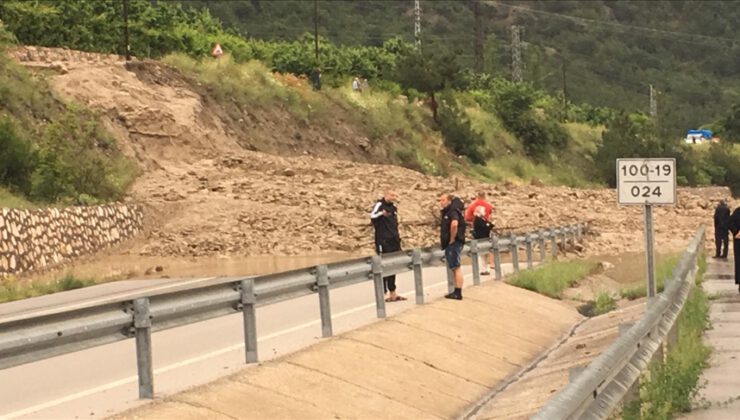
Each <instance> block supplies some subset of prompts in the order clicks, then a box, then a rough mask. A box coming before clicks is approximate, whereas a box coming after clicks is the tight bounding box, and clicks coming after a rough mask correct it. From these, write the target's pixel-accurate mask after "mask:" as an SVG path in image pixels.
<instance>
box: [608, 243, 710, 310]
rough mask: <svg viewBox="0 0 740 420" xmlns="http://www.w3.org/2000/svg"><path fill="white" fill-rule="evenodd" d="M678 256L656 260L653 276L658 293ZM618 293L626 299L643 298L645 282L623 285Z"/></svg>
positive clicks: (676, 262) (644, 295) (645, 292)
mask: <svg viewBox="0 0 740 420" xmlns="http://www.w3.org/2000/svg"><path fill="white" fill-rule="evenodd" d="M680 258H681V255H679V254H676V255H671V256H668V257H666V258H665V259H664V260H662V261H659V262H658V265H657V267H656V268H655V277H656V281H657V283H658V284H657V289H658V293H661V292H662V291H663V288H664V287H665V282H666V281H667V280H669V279H670V278H671V276H672V275H673V269H674V268H676V265H677V264H678V260H679V259H680ZM705 264H706V262H705ZM705 269H706V268H705ZM619 295H620V296H622V298H624V299H627V300H635V299H640V298H644V297H646V296H647V286H646V282H645V281H642V282H639V283H635V284H634V285H631V286H628V287H625V288H623V289H621V290H620V291H619Z"/></svg>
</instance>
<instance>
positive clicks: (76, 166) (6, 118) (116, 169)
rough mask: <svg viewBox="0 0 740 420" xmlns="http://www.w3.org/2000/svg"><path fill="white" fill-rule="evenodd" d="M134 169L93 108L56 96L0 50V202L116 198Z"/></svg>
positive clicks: (24, 204)
mask: <svg viewBox="0 0 740 420" xmlns="http://www.w3.org/2000/svg"><path fill="white" fill-rule="evenodd" d="M0 34H4V35H0V39H6V40H9V39H10V38H11V37H10V36H9V35H7V32H4V30H3V28H2V26H0ZM2 48H3V47H2V45H0V49H2ZM135 173H136V171H135V168H134V166H133V164H131V163H129V162H128V161H126V160H125V159H124V158H123V157H122V156H121V154H120V152H119V151H118V149H117V147H116V144H115V142H114V141H113V140H112V139H111V138H110V137H109V136H108V134H107V133H106V132H105V130H104V129H103V128H102V126H101V125H100V124H99V123H98V118H97V116H96V115H95V114H94V113H93V112H91V111H89V110H86V109H84V108H82V107H79V106H75V105H66V104H64V103H62V102H61V101H59V100H57V99H56V97H55V96H54V94H53V93H52V91H51V89H50V87H49V86H48V84H47V83H46V81H45V80H44V78H43V76H42V75H32V74H30V73H29V72H27V71H26V70H25V69H23V68H22V67H20V66H19V65H17V64H15V63H13V62H11V60H10V59H9V58H7V56H5V54H3V53H0V188H2V190H1V191H2V193H1V194H0V200H2V201H1V202H0V205H2V206H12V207H17V206H21V207H27V206H29V205H30V204H29V203H28V201H27V200H28V199H30V200H32V201H35V202H39V203H66V204H76V203H80V204H84V203H95V202H98V201H108V200H116V199H118V198H120V197H121V196H122V195H123V193H124V191H125V189H126V187H127V186H128V184H129V183H130V182H131V181H132V180H133V178H134V176H135Z"/></svg>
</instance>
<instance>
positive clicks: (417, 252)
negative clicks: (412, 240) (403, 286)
mask: <svg viewBox="0 0 740 420" xmlns="http://www.w3.org/2000/svg"><path fill="white" fill-rule="evenodd" d="M411 264H412V265H413V269H414V289H415V290H416V304H417V305H423V304H424V281H423V278H422V275H421V272H422V270H421V249H419V248H415V249H414V251H413V252H412V253H411Z"/></svg>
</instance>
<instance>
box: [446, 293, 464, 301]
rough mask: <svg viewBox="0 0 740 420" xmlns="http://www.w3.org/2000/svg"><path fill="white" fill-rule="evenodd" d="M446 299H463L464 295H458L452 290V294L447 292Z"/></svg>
mask: <svg viewBox="0 0 740 420" xmlns="http://www.w3.org/2000/svg"><path fill="white" fill-rule="evenodd" d="M445 299H455V300H462V295H458V294H455V292H452V293H450V294H446V295H445Z"/></svg>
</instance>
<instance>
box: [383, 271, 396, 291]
mask: <svg viewBox="0 0 740 420" xmlns="http://www.w3.org/2000/svg"><path fill="white" fill-rule="evenodd" d="M383 290H384V291H385V292H386V293H388V291H389V290H390V291H391V292H395V291H396V275H395V274H394V275H392V276H388V277H383Z"/></svg>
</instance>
